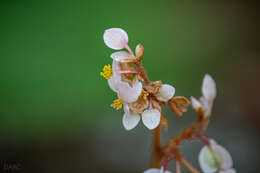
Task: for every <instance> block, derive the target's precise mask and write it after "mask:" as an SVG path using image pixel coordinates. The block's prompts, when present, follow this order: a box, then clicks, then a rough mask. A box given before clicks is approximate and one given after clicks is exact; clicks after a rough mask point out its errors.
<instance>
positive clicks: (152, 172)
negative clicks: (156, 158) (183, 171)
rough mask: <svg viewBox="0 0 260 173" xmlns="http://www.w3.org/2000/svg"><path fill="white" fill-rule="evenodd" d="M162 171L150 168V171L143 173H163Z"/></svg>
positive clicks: (168, 172) (166, 172)
mask: <svg viewBox="0 0 260 173" xmlns="http://www.w3.org/2000/svg"><path fill="white" fill-rule="evenodd" d="M161 172H162V171H161V169H157V168H150V169H147V170H146V171H144V172H143V173H161ZM162 173H172V172H170V171H164V172H162Z"/></svg>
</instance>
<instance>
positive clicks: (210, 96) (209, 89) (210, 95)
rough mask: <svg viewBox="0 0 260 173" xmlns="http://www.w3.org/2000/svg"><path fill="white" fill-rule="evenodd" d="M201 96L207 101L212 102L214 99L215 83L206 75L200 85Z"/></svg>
mask: <svg viewBox="0 0 260 173" xmlns="http://www.w3.org/2000/svg"><path fill="white" fill-rule="evenodd" d="M201 90H202V94H203V96H204V97H205V98H206V99H207V100H208V101H213V100H214V99H215V97H216V92H217V91H216V83H215V81H214V80H213V79H212V77H211V76H210V75H208V74H206V75H205V77H204V79H203V83H202V88H201Z"/></svg>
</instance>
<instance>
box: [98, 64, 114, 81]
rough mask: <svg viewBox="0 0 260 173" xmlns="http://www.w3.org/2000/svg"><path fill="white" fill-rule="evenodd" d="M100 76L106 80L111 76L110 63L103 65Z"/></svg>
mask: <svg viewBox="0 0 260 173" xmlns="http://www.w3.org/2000/svg"><path fill="white" fill-rule="evenodd" d="M100 76H103V77H104V78H105V79H107V80H108V79H110V78H111V76H112V68H111V65H110V64H108V65H105V66H104V67H103V72H100Z"/></svg>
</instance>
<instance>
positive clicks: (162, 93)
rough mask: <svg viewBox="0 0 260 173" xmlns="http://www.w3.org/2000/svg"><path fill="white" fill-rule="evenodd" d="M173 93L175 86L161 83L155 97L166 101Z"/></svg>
mask: <svg viewBox="0 0 260 173" xmlns="http://www.w3.org/2000/svg"><path fill="white" fill-rule="evenodd" d="M174 94H175V88H174V87H173V86H171V85H168V84H163V85H162V87H161V88H160V90H159V93H158V96H157V99H158V100H160V101H163V102H167V101H168V100H169V99H171V98H172V97H173V96H174Z"/></svg>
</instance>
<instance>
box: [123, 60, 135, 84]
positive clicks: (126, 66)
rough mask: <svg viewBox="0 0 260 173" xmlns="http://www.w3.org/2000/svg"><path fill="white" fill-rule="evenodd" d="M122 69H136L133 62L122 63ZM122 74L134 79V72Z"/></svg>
mask: <svg viewBox="0 0 260 173" xmlns="http://www.w3.org/2000/svg"><path fill="white" fill-rule="evenodd" d="M120 69H121V70H123V71H124V70H135V68H134V64H133V63H120ZM122 76H123V77H124V78H126V79H128V80H132V79H133V77H134V74H133V73H126V74H122Z"/></svg>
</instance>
